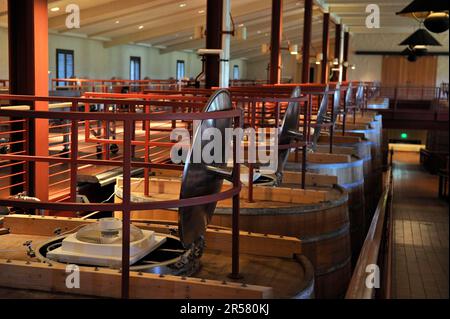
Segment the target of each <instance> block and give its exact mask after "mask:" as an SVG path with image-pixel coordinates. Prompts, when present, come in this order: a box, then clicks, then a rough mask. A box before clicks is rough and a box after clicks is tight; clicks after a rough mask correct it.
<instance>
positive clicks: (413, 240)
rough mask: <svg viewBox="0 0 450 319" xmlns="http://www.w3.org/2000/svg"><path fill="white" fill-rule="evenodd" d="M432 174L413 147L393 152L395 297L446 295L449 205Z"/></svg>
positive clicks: (440, 296)
mask: <svg viewBox="0 0 450 319" xmlns="http://www.w3.org/2000/svg"><path fill="white" fill-rule="evenodd" d="M437 187H438V179H437V177H436V176H432V175H430V174H428V173H427V172H425V171H424V170H422V169H421V167H420V165H419V154H418V153H406V152H396V154H395V157H394V261H393V267H394V273H393V297H394V298H397V299H419V298H420V299H423V298H427V299H448V297H449V293H448V291H449V289H448V286H449V230H448V229H449V224H448V223H449V219H448V216H449V207H448V204H447V203H445V202H444V201H442V200H439V199H438V197H437V194H438V190H437Z"/></svg>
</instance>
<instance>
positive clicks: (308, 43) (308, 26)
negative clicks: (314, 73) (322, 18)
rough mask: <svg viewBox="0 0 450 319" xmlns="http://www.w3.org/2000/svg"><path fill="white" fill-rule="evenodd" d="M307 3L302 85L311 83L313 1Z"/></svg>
mask: <svg viewBox="0 0 450 319" xmlns="http://www.w3.org/2000/svg"><path fill="white" fill-rule="evenodd" d="M304 1H305V15H304V20H303V22H304V24H303V25H304V26H303V54H302V61H303V62H302V83H308V82H309V52H310V47H311V34H312V15H313V11H312V8H313V4H312V0H304Z"/></svg>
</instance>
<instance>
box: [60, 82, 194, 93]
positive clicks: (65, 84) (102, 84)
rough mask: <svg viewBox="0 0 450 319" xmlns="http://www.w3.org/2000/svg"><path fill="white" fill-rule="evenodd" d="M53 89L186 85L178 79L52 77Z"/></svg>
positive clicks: (140, 88)
mask: <svg viewBox="0 0 450 319" xmlns="http://www.w3.org/2000/svg"><path fill="white" fill-rule="evenodd" d="M51 82H52V85H51V89H52V91H56V90H69V91H80V92H89V91H90V92H103V93H123V90H126V91H129V92H141V91H143V90H145V89H158V90H177V89H179V88H180V87H181V86H183V85H185V83H184V82H182V81H176V80H156V79H149V80H115V79H111V80H106V79H52V80H51Z"/></svg>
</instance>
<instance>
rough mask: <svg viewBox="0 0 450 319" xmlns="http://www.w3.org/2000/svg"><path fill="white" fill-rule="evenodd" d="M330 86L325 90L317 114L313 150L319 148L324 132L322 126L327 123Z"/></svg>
mask: <svg viewBox="0 0 450 319" xmlns="http://www.w3.org/2000/svg"><path fill="white" fill-rule="evenodd" d="M328 91H329V88H328V85H327V86H326V88H325V92H324V93H323V97H322V101H321V102H320V107H319V110H318V112H317V120H316V127H315V128H314V134H313V137H312V143H313V149H315V147H316V146H317V142H318V140H319V137H320V132H321V131H322V124H323V123H324V122H325V116H326V114H327V109H328Z"/></svg>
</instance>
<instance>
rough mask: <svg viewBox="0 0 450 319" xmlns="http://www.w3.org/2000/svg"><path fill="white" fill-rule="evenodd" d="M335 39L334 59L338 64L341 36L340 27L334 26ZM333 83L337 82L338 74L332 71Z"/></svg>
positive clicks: (338, 25) (339, 25)
mask: <svg viewBox="0 0 450 319" xmlns="http://www.w3.org/2000/svg"><path fill="white" fill-rule="evenodd" d="M335 32H336V33H335V37H334V58H335V59H337V60H338V61H339V62H340V61H341V35H342V25H341V24H336V31H335ZM336 67H338V66H336V65H334V66H333V68H336ZM332 81H333V82H338V81H339V72H336V71H334V72H333V78H332Z"/></svg>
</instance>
